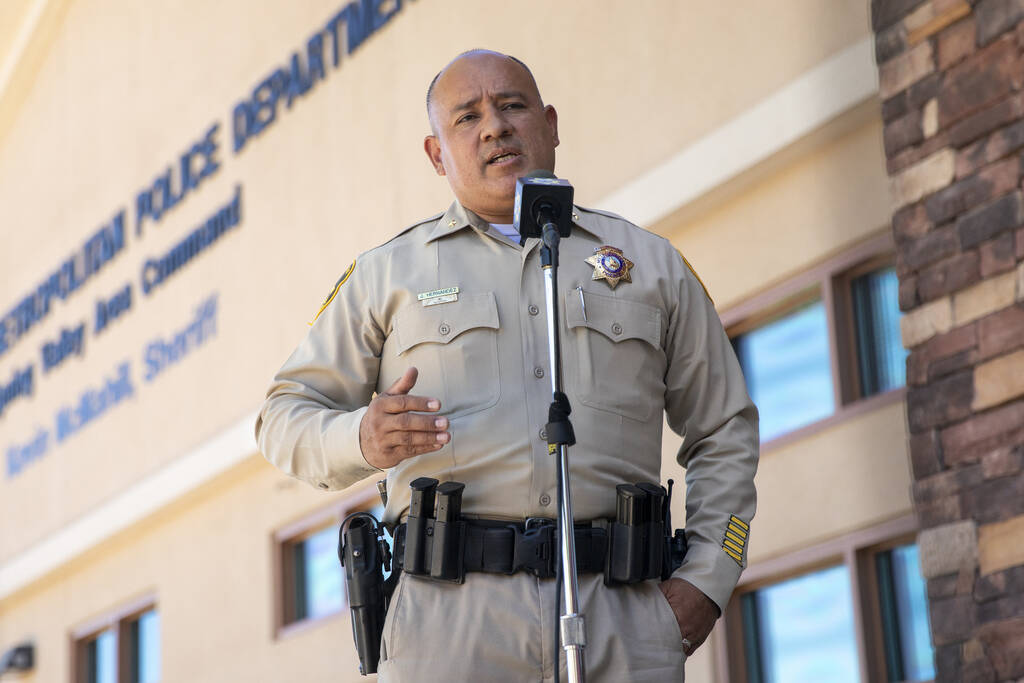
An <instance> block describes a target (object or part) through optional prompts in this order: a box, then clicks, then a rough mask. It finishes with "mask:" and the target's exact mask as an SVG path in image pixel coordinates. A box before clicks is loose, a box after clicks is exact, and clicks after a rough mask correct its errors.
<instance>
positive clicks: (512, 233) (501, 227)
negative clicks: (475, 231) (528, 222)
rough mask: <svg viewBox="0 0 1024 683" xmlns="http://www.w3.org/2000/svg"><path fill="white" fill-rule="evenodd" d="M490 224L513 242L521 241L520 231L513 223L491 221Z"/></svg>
mask: <svg viewBox="0 0 1024 683" xmlns="http://www.w3.org/2000/svg"><path fill="white" fill-rule="evenodd" d="M490 226H491V227H492V228H494V229H495V230H497V231H498V232H500V233H501V234H502V235H504V236H505V237H507V238H509V239H510V240H512V241H513V242H519V241H520V237H519V231H518V230H516V229H515V228H514V227H513V223H491V224H490Z"/></svg>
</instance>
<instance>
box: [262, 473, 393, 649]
mask: <svg viewBox="0 0 1024 683" xmlns="http://www.w3.org/2000/svg"><path fill="white" fill-rule="evenodd" d="M375 503H378V504H377V505H376V506H374V504H375ZM357 510H367V511H368V512H370V513H372V514H373V515H374V516H375V517H376V518H377V519H380V518H381V516H382V515H383V514H384V506H383V505H380V504H379V498H378V495H377V490H376V489H375V488H372V487H370V488H366V489H363V490H361V491H360V492H357V493H356V494H354V495H350V496H346V497H345V498H344V499H343V500H342V501H341V502H340V503H336V504H334V505H332V506H331V507H329V508H327V509H323V510H320V511H319V512H317V513H314V514H313V515H310V516H308V517H305V518H303V519H301V520H299V521H298V522H296V523H294V524H292V525H289V526H288V527H287V528H285V529H282V530H281V531H279V532H277V533H276V534H275V537H274V545H275V548H276V553H277V556H278V560H277V565H278V567H279V574H278V579H277V582H278V591H277V592H278V595H279V598H278V600H277V601H276V602H277V609H278V615H279V616H278V618H277V620H276V621H277V630H278V632H279V633H283V632H286V631H290V630H292V629H293V628H296V627H299V626H301V625H303V624H310V623H314V622H317V621H318V620H321V619H324V618H327V617H330V616H332V615H335V614H339V613H342V612H345V611H346V609H345V608H346V597H345V573H344V568H343V567H342V566H341V563H340V562H339V561H338V533H339V530H340V527H341V523H342V521H344V519H345V517H346V515H348V514H349V513H351V512H355V511H357ZM389 542H390V539H389Z"/></svg>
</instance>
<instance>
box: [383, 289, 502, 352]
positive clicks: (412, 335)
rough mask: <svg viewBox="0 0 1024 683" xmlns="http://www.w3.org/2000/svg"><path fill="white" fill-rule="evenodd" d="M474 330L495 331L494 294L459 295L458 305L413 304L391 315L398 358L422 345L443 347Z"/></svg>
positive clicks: (495, 310) (496, 322)
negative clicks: (393, 318)
mask: <svg viewBox="0 0 1024 683" xmlns="http://www.w3.org/2000/svg"><path fill="white" fill-rule="evenodd" d="M475 327H489V328H491V329H495V330H496V329H498V304H497V302H496V301H495V299H494V292H484V293H482V294H462V293H460V294H459V299H458V301H453V302H451V303H447V304H438V305H436V306H424V305H423V304H422V303H420V302H419V301H416V302H414V303H411V304H409V305H408V306H405V307H404V308H402V309H401V310H400V311H398V313H397V314H396V315H395V330H394V334H395V336H396V337H397V339H398V345H397V347H398V355H401V354H403V353H405V352H406V351H408V350H409V349H411V348H412V347H414V346H416V345H417V344H422V343H424V342H433V343H435V344H447V343H448V342H450V341H451V340H453V339H455V338H456V337H458V336H459V335H460V334H462V333H463V332H465V331H466V330H471V329H473V328H475Z"/></svg>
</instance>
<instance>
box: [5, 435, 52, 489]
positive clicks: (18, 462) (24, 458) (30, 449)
mask: <svg viewBox="0 0 1024 683" xmlns="http://www.w3.org/2000/svg"><path fill="white" fill-rule="evenodd" d="M49 448H50V432H49V431H47V430H46V429H43V428H40V429H39V430H38V431H37V432H36V434H35V436H33V437H32V438H31V439H30V440H29V441H28V442H27V443H24V444H15V445H13V446H10V447H8V449H7V454H6V455H7V477H8V478H10V477H13V476H15V475H16V474H18V473H19V472H21V470H22V469H24V468H25V466H26V465H28V464H29V463H31V462H32V461H33V460H39V459H40V458H42V457H43V456H44V455H46V451H47V450H49Z"/></svg>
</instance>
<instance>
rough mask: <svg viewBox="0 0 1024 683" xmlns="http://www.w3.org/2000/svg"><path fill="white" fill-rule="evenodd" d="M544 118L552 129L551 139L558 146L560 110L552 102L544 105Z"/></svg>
mask: <svg viewBox="0 0 1024 683" xmlns="http://www.w3.org/2000/svg"><path fill="white" fill-rule="evenodd" d="M544 118H545V119H546V120H547V122H548V129H549V130H550V131H551V141H552V142H553V143H554V146H555V147H558V112H557V111H555V108H554V107H552V106H551V105H550V104H549V105H548V106H546V107H544Z"/></svg>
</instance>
